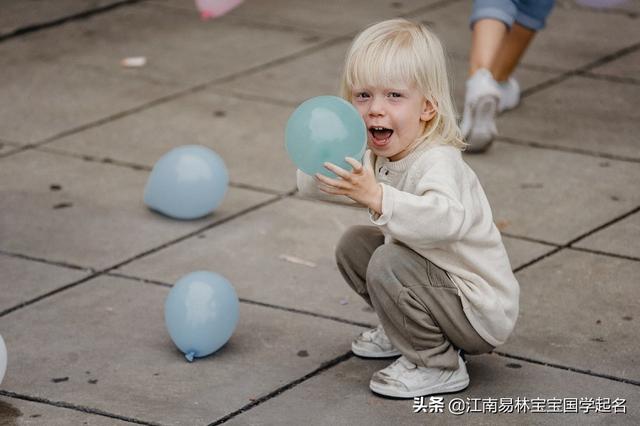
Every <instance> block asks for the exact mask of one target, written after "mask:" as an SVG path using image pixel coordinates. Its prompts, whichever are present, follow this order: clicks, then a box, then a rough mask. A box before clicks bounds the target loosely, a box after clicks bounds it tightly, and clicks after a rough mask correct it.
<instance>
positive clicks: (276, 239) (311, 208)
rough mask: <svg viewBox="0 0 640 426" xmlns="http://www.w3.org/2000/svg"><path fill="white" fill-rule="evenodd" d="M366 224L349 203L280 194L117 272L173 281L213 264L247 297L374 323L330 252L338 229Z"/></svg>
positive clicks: (333, 246)
mask: <svg viewBox="0 0 640 426" xmlns="http://www.w3.org/2000/svg"><path fill="white" fill-rule="evenodd" d="M367 222H368V217H367V214H366V213H365V212H364V210H360V209H357V208H354V207H343V206H338V205H332V204H328V203H322V202H315V201H307V200H301V199H284V200H281V201H278V202H277V203H274V204H272V205H270V206H267V207H265V208H262V209H260V210H256V211H254V212H251V213H249V214H247V215H245V216H243V217H239V218H237V219H234V220H233V221H231V222H227V223H225V224H222V225H221V226H219V227H216V228H215V229H211V230H210V231H207V232H205V233H203V234H202V238H191V239H189V240H185V241H183V242H182V243H180V244H176V245H173V246H171V247H167V248H166V249H164V250H161V251H159V252H157V253H154V254H153V255H150V256H147V257H145V258H143V259H140V260H137V261H135V262H132V263H130V264H128V265H125V266H124V267H122V268H121V269H120V270H121V271H122V272H123V273H125V274H128V275H132V276H136V277H141V278H148V279H156V280H162V281H164V282H167V281H168V282H170V283H173V282H175V281H177V279H178V278H180V276H182V275H183V274H185V273H187V272H190V271H195V270H200V269H206V270H212V271H216V272H218V273H221V274H222V275H224V276H226V277H227V278H228V279H229V280H230V281H231V282H232V283H233V284H234V285H235V287H236V290H237V291H238V295H239V296H240V297H242V298H245V299H249V300H254V301H258V302H262V303H269V304H274V305H278V306H283V307H287V308H293V309H302V310H306V311H311V312H314V313H318V314H324V315H330V316H335V317H340V318H345V319H349V320H352V321H360V322H364V323H367V324H376V323H377V320H376V317H375V314H374V313H373V312H372V311H371V309H369V308H368V306H367V305H366V303H365V302H364V301H362V299H361V298H360V297H359V296H357V295H356V294H355V293H354V292H353V291H352V290H351V289H350V288H349V287H348V285H347V284H346V283H345V282H344V280H343V278H342V276H341V275H340V272H339V271H338V268H337V266H336V264H335V258H334V252H335V246H336V244H337V242H338V240H339V238H340V236H341V235H342V233H343V232H344V231H345V230H346V229H347V228H348V227H350V226H352V225H356V224H367Z"/></svg>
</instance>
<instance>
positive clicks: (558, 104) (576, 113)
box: [497, 77, 640, 161]
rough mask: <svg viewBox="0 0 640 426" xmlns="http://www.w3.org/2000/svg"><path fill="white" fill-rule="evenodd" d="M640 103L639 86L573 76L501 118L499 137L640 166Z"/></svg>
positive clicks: (527, 100)
mask: <svg viewBox="0 0 640 426" xmlns="http://www.w3.org/2000/svg"><path fill="white" fill-rule="evenodd" d="M639 98H640V85H636V84H626V83H612V82H608V81H602V80H596V79H589V78H583V77H572V78H570V79H567V80H565V81H563V82H561V83H559V84H557V85H555V86H553V88H550V89H547V90H542V91H540V92H538V93H535V94H533V95H531V96H529V97H527V98H526V99H525V101H524V102H523V103H522V105H521V106H520V107H519V108H518V109H517V110H514V111H513V112H511V113H507V114H504V115H503V116H501V117H500V118H499V119H498V121H497V125H498V130H499V133H500V136H505V137H511V138H515V139H520V140H525V141H532V142H536V143H539V144H542V145H548V146H555V147H565V148H569V149H577V150H587V151H591V152H596V153H603V154H608V155H612V156H619V157H623V158H629V159H634V160H636V161H637V160H639V159H640V149H638V144H637V134H638V132H639V131H640V112H639V111H638V108H637V107H636V105H637V100H638V99H639ZM567 111H571V114H568V113H567Z"/></svg>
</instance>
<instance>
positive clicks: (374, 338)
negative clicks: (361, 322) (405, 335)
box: [351, 325, 401, 358]
mask: <svg viewBox="0 0 640 426" xmlns="http://www.w3.org/2000/svg"><path fill="white" fill-rule="evenodd" d="M351 351H353V353H354V354H356V355H358V356H361V357H364V358H388V357H392V356H398V355H401V354H400V351H399V350H397V349H396V348H394V347H393V344H391V341H390V340H389V338H388V337H387V334H386V333H385V332H384V328H382V326H381V325H379V326H377V327H376V328H372V329H371V330H368V331H365V332H363V333H361V334H360V335H359V336H358V337H356V338H355V339H354V340H353V342H351Z"/></svg>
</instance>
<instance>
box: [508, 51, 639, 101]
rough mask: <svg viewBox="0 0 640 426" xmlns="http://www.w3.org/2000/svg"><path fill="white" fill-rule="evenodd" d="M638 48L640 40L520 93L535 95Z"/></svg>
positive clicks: (524, 96)
mask: <svg viewBox="0 0 640 426" xmlns="http://www.w3.org/2000/svg"><path fill="white" fill-rule="evenodd" d="M638 48H640V42H637V43H634V44H632V45H630V46H627V47H623V48H622V49H618V50H616V51H615V52H613V53H610V54H608V55H605V56H603V57H601V58H598V59H596V60H594V61H592V62H589V63H587V64H585V65H582V66H581V67H578V68H575V69H573V70H569V71H567V72H565V73H563V74H560V75H558V76H555V77H552V78H550V79H548V80H545V81H543V82H541V83H538V84H536V85H533V86H531V87H528V88H526V89H524V90H523V91H522V92H521V93H520V97H521V98H526V97H528V96H531V95H533V94H534V93H537V92H540V91H542V90H544V89H547V88H549V87H551V86H555V85H557V84H559V83H562V82H563V81H565V80H567V79H568V78H570V77H574V76H579V75H580V74H581V73H584V72H588V71H591V70H592V69H593V68H596V67H599V66H601V65H604V64H606V63H609V62H612V61H614V60H616V59H619V58H621V57H623V56H626V55H628V54H630V53H633V52H635V51H636V50H638Z"/></svg>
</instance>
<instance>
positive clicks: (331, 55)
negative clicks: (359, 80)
mask: <svg viewBox="0 0 640 426" xmlns="http://www.w3.org/2000/svg"><path fill="white" fill-rule="evenodd" d="M350 44H351V40H348V41H345V42H341V43H337V44H335V45H332V46H328V47H326V48H324V49H321V50H318V51H316V52H313V53H311V54H309V55H305V56H303V57H301V58H298V59H295V60H292V61H289V62H286V63H284V64H280V65H276V66H273V67H270V68H268V69H266V70H264V71H261V72H258V73H255V74H252V75H249V76H246V77H240V78H237V79H234V80H232V81H230V82H227V83H223V84H220V85H218V86H216V88H220V89H223V90H230V91H231V92H232V93H236V94H243V95H251V96H258V97H266V98H269V99H275V100H279V101H284V102H291V103H294V104H296V105H297V104H298V103H300V102H302V101H304V100H305V99H308V98H311V97H313V96H318V95H325V94H329V95H333V94H336V95H337V94H338V93H339V85H340V77H341V74H342V69H343V65H344V57H345V55H346V53H347V50H348V48H349V45H350ZM468 67H469V66H468V61H467V59H466V58H465V59H463V58H457V57H453V56H452V57H451V58H450V60H449V73H450V80H451V87H452V93H453V94H454V98H455V100H456V104H457V105H458V109H459V110H460V113H461V112H462V106H463V104H464V88H465V84H464V83H465V81H466V79H467V73H468ZM556 75H558V72H549V71H545V70H538V69H531V68H530V67H519V68H518V69H517V70H516V72H515V74H514V76H515V77H516V78H517V79H518V81H519V83H520V85H521V87H522V89H523V90H524V89H526V88H529V87H532V86H534V85H536V84H539V83H542V82H543V81H547V80H549V79H550V78H553V77H554V76H556Z"/></svg>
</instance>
